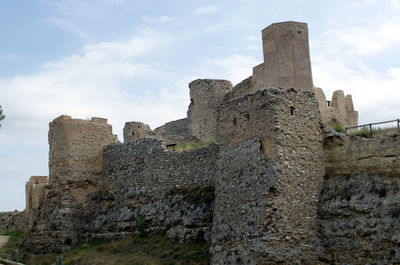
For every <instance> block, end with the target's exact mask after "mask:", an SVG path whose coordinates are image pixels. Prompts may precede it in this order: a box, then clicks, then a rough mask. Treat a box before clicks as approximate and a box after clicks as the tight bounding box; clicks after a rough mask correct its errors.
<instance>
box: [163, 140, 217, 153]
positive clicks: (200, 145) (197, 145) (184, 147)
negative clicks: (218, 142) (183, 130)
mask: <svg viewBox="0 0 400 265" xmlns="http://www.w3.org/2000/svg"><path fill="white" fill-rule="evenodd" d="M212 143H214V142H213V141H208V142H202V141H200V142H197V143H193V144H189V143H184V144H179V145H176V146H173V147H171V148H170V150H175V151H178V152H182V151H189V150H194V149H198V148H203V147H206V146H209V145H210V144H212Z"/></svg>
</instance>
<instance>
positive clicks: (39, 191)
mask: <svg viewBox="0 0 400 265" xmlns="http://www.w3.org/2000/svg"><path fill="white" fill-rule="evenodd" d="M48 184H49V180H48V178H47V176H31V177H30V178H29V181H28V182H26V184H25V199H26V207H25V214H26V217H27V218H28V219H29V217H30V214H31V212H32V211H33V210H34V209H36V208H38V207H39V206H40V205H41V204H42V203H43V201H44V200H45V198H46V195H47V192H48V189H47V185H48Z"/></svg>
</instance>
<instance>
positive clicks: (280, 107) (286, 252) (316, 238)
mask: <svg viewBox="0 0 400 265" xmlns="http://www.w3.org/2000/svg"><path fill="white" fill-rule="evenodd" d="M262 37H263V52H264V62H263V63H262V64H260V65H258V66H256V67H254V69H253V75H252V76H251V77H249V78H247V79H246V80H244V81H242V82H241V83H239V84H238V85H236V86H234V87H233V86H232V84H231V83H230V82H229V81H226V80H209V79H198V80H195V81H193V82H191V83H190V84H189V89H190V105H189V110H188V114H187V118H184V119H181V120H178V121H172V122H169V123H167V124H165V125H163V126H161V127H159V128H156V129H155V130H154V131H151V130H150V128H149V127H148V126H146V125H145V124H143V123H139V122H128V123H127V124H126V125H125V128H124V143H119V142H118V140H117V138H116V136H115V135H113V134H112V130H111V126H110V125H108V124H107V120H106V119H101V118H92V119H91V120H90V121H86V120H78V119H72V118H71V117H69V116H64V115H63V116H60V117H58V118H56V119H55V120H54V121H53V122H51V123H50V131H49V144H50V152H49V168H50V173H49V183H46V180H47V178H46V177H40V178H38V179H37V178H35V177H32V178H31V180H30V181H29V182H28V183H27V186H26V187H27V188H26V190H27V210H26V213H27V216H29V219H30V220H33V221H30V222H29V234H28V236H27V238H26V240H25V242H24V247H25V249H27V250H30V251H33V252H38V253H46V252H51V251H65V250H68V249H69V248H70V247H71V245H73V244H77V243H79V242H82V241H85V240H90V239H92V238H108V239H113V238H119V237H121V236H124V235H126V234H127V233H131V232H133V231H135V230H136V220H137V219H138V218H139V216H144V217H145V220H146V226H147V228H148V229H153V230H154V229H164V230H165V231H166V233H167V235H168V236H169V237H170V238H171V239H174V240H177V241H179V242H182V241H184V240H187V239H193V238H197V237H198V236H199V235H201V236H202V237H203V238H204V239H205V240H208V241H211V249H210V251H211V255H212V260H211V264H336V263H340V264H344V263H346V264H365V263H366V262H373V263H374V262H375V263H379V264H389V263H396V262H400V247H399V246H400V245H399V244H400V236H399V235H400V230H399V227H398V222H399V218H400V217H399V216H400V215H399V213H400V202H399V200H398V196H399V194H400V193H399V188H400V181H399V178H398V176H399V175H400V170H399V169H400V159H399V158H400V151H399V150H400V138H399V137H397V138H387V139H383V140H378V139H362V138H358V137H347V136H344V135H341V134H338V133H336V132H335V131H333V130H332V129H330V128H329V126H330V127H333V126H335V125H340V126H345V127H346V126H353V125H357V118H358V116H357V112H356V111H354V107H353V102H352V98H351V96H347V97H345V96H344V93H343V92H342V91H337V92H335V93H334V95H333V98H332V101H331V103H329V105H328V103H327V101H326V99H325V96H324V94H323V92H322V90H321V89H320V88H316V87H314V86H313V81H312V74H311V63H310V55H309V45H308V29H307V25H306V24H305V23H298V22H284V23H276V24H272V25H271V26H269V27H267V28H266V29H264V30H263V31H262ZM198 141H213V142H214V143H212V144H210V145H208V146H207V147H204V148H200V149H195V150H191V151H185V152H176V151H170V150H167V146H173V145H176V144H180V143H188V142H189V143H191V142H198ZM381 146H386V147H387V148H385V149H384V150H382V149H380V147H381ZM36 182H37V183H36ZM35 185H40V186H38V187H40V188H38V189H36V188H35V187H36V186H35ZM36 190H37V193H36ZM188 193H190V194H192V193H193V194H197V195H198V197H196V198H195V199H193V197H190V196H185V194H188ZM43 195H44V196H43ZM38 204H40V205H41V206H42V207H38ZM67 238H68V240H66V239H67Z"/></svg>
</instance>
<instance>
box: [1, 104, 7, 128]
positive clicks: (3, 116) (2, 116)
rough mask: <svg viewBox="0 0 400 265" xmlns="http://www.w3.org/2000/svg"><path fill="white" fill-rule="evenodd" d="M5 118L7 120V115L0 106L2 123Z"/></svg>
mask: <svg viewBox="0 0 400 265" xmlns="http://www.w3.org/2000/svg"><path fill="white" fill-rule="evenodd" d="M5 118H6V115H4V114H3V109H2V108H1V105H0V121H2V120H4V119H5ZM0 127H1V124H0Z"/></svg>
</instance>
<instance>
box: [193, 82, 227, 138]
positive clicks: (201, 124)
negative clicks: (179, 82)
mask: <svg viewBox="0 0 400 265" xmlns="http://www.w3.org/2000/svg"><path fill="white" fill-rule="evenodd" d="M189 89H190V105H189V110H188V112H187V117H188V130H189V135H191V136H194V137H196V138H197V139H199V140H201V141H213V140H215V139H216V135H217V108H218V106H219V105H220V104H221V102H222V99H223V97H224V95H225V94H226V93H228V92H229V91H231V90H232V84H231V82H229V81H226V80H213V79H197V80H195V81H192V82H191V83H190V84H189Z"/></svg>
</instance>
